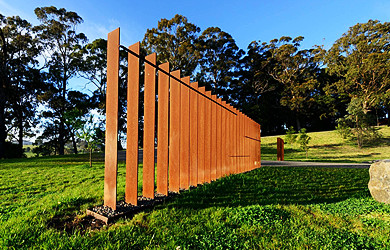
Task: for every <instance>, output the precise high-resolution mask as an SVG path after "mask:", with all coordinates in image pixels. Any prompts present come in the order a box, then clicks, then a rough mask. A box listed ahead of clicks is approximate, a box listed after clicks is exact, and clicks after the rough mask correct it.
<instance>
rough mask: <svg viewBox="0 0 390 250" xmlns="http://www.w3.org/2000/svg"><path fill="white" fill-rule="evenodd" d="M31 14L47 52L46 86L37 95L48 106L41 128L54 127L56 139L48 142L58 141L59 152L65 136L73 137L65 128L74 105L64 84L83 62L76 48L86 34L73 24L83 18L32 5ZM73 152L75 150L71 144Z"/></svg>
mask: <svg viewBox="0 0 390 250" xmlns="http://www.w3.org/2000/svg"><path fill="white" fill-rule="evenodd" d="M35 14H36V16H37V18H38V20H39V21H40V22H41V24H40V25H38V26H36V27H35V30H36V31H37V33H38V37H39V39H40V42H41V43H42V45H43V46H44V48H45V53H46V54H47V55H48V57H47V61H46V65H45V66H46V67H47V69H48V82H49V89H48V90H47V91H45V92H44V93H43V94H41V95H40V100H41V101H43V102H45V103H46V104H47V105H48V111H46V112H44V113H43V115H44V117H45V118H46V119H47V120H48V122H47V123H48V124H47V126H46V128H45V129H49V128H50V129H52V128H55V130H56V132H55V134H56V136H55V137H57V138H58V139H57V140H56V142H55V141H54V140H52V143H57V144H58V153H59V154H60V155H63V154H64V151H65V143H66V142H67V141H68V140H69V137H73V138H74V131H72V128H69V129H67V128H66V124H65V123H66V118H65V113H66V112H67V111H68V110H69V109H72V108H73V107H74V104H73V103H72V102H71V100H70V99H69V98H68V97H69V96H70V93H69V90H68V88H67V85H68V81H69V79H71V78H72V77H74V76H76V75H77V72H78V70H79V69H80V65H81V64H82V63H83V57H82V53H80V50H81V49H82V46H83V45H84V44H85V43H86V42H87V37H86V36H85V35H84V34H83V33H77V26H78V25H79V24H81V23H82V22H83V19H82V18H81V17H80V16H79V15H78V14H77V13H75V12H72V11H67V10H66V9H64V8H59V9H57V8H56V7H54V6H51V7H42V8H36V9H35ZM75 92H76V91H75ZM69 131H72V132H71V133H69ZM47 132H48V133H52V131H47ZM74 151H75V153H77V148H76V147H75V146H74Z"/></svg>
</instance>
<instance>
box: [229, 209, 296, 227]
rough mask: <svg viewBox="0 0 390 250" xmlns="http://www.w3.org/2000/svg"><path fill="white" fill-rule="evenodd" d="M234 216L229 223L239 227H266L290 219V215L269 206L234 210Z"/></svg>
mask: <svg viewBox="0 0 390 250" xmlns="http://www.w3.org/2000/svg"><path fill="white" fill-rule="evenodd" d="M232 214H233V216H231V217H229V221H231V222H234V223H236V224H239V225H250V226H252V225H266V224H275V223H278V222H283V221H286V220H287V219H289V217H290V213H288V212H286V211H284V210H282V209H278V208H275V207H268V206H259V205H254V206H246V207H238V208H236V209H232Z"/></svg>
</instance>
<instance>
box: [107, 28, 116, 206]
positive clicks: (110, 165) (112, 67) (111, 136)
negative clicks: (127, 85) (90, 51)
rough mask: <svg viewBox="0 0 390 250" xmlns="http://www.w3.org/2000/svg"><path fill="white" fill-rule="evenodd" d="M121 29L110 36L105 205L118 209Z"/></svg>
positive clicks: (108, 41) (108, 44) (108, 46)
mask: <svg viewBox="0 0 390 250" xmlns="http://www.w3.org/2000/svg"><path fill="white" fill-rule="evenodd" d="M118 80H119V28H118V29H116V30H114V31H112V32H110V33H109V34H108V40H107V92H106V143H105V145H106V148H105V168H104V205H106V206H108V207H110V208H112V209H114V210H115V209H116V185H117V166H118V144H117V142H118V87H119V82H118Z"/></svg>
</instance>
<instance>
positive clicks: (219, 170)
mask: <svg viewBox="0 0 390 250" xmlns="http://www.w3.org/2000/svg"><path fill="white" fill-rule="evenodd" d="M217 103H218V104H221V103H222V102H221V99H220V98H218V99H217ZM216 106H217V120H216V122H217V148H216V149H217V150H216V154H217V179H219V178H221V176H222V134H221V133H222V108H221V106H219V105H216Z"/></svg>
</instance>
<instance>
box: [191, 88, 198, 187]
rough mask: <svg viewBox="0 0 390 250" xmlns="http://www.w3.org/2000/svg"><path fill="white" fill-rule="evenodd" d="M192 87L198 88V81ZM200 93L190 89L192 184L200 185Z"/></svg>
mask: <svg viewBox="0 0 390 250" xmlns="http://www.w3.org/2000/svg"><path fill="white" fill-rule="evenodd" d="M191 87H193V88H194V89H196V90H198V83H197V82H192V83H191ZM198 97H199V94H198V93H197V92H195V91H193V90H190V143H189V144H190V186H194V187H196V186H197V185H198V105H199V104H198V99H199V98H198Z"/></svg>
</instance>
